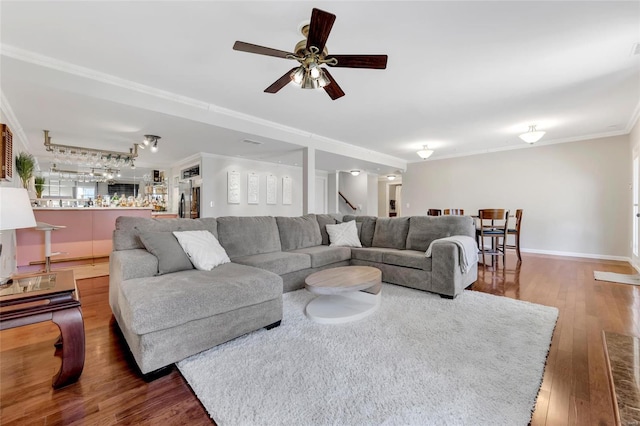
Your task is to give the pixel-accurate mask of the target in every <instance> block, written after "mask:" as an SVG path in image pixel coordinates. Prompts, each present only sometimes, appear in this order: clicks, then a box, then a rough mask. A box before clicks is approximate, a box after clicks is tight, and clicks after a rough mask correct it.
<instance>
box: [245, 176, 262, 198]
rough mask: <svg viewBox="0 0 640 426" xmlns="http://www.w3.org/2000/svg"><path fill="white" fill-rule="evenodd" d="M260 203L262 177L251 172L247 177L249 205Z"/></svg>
mask: <svg viewBox="0 0 640 426" xmlns="http://www.w3.org/2000/svg"><path fill="white" fill-rule="evenodd" d="M259 202H260V176H258V175H257V174H255V173H253V172H251V173H249V174H248V175H247V204H258V203H259Z"/></svg>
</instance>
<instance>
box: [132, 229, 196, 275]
mask: <svg viewBox="0 0 640 426" xmlns="http://www.w3.org/2000/svg"><path fill="white" fill-rule="evenodd" d="M138 236H139V237H140V241H142V244H144V247H145V248H146V249H147V251H148V252H149V253H151V254H153V255H154V256H155V257H157V258H158V275H163V274H168V273H170V272H178V271H184V270H187V269H193V265H192V264H191V261H190V260H189V258H188V257H187V255H186V253H185V252H184V250H183V249H182V246H181V245H180V243H179V242H178V240H177V239H176V237H175V236H174V235H173V234H172V233H171V232H140V234H139V235H138Z"/></svg>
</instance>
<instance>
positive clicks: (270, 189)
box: [267, 175, 278, 204]
mask: <svg viewBox="0 0 640 426" xmlns="http://www.w3.org/2000/svg"><path fill="white" fill-rule="evenodd" d="M277 203H278V179H277V178H276V177H275V176H274V175H268V176H267V204H277Z"/></svg>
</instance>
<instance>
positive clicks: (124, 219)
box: [113, 216, 218, 251]
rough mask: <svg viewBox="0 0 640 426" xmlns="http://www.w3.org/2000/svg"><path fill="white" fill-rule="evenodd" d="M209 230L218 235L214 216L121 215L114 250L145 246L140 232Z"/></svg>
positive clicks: (114, 232)
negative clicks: (160, 216) (169, 217)
mask: <svg viewBox="0 0 640 426" xmlns="http://www.w3.org/2000/svg"><path fill="white" fill-rule="evenodd" d="M173 231H209V232H211V233H212V234H213V235H214V236H215V237H217V236H218V222H217V221H216V218H214V217H203V218H200V219H149V218H146V217H132V216H120V217H118V218H117V219H116V229H115V230H114V231H113V250H114V251H118V250H133V249H143V248H145V246H144V244H142V241H140V237H139V234H140V232H173Z"/></svg>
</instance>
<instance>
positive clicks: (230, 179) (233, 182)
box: [227, 170, 240, 204]
mask: <svg viewBox="0 0 640 426" xmlns="http://www.w3.org/2000/svg"><path fill="white" fill-rule="evenodd" d="M227 203H228V204H240V173H239V172H236V171H235V170H230V171H228V172H227Z"/></svg>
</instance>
